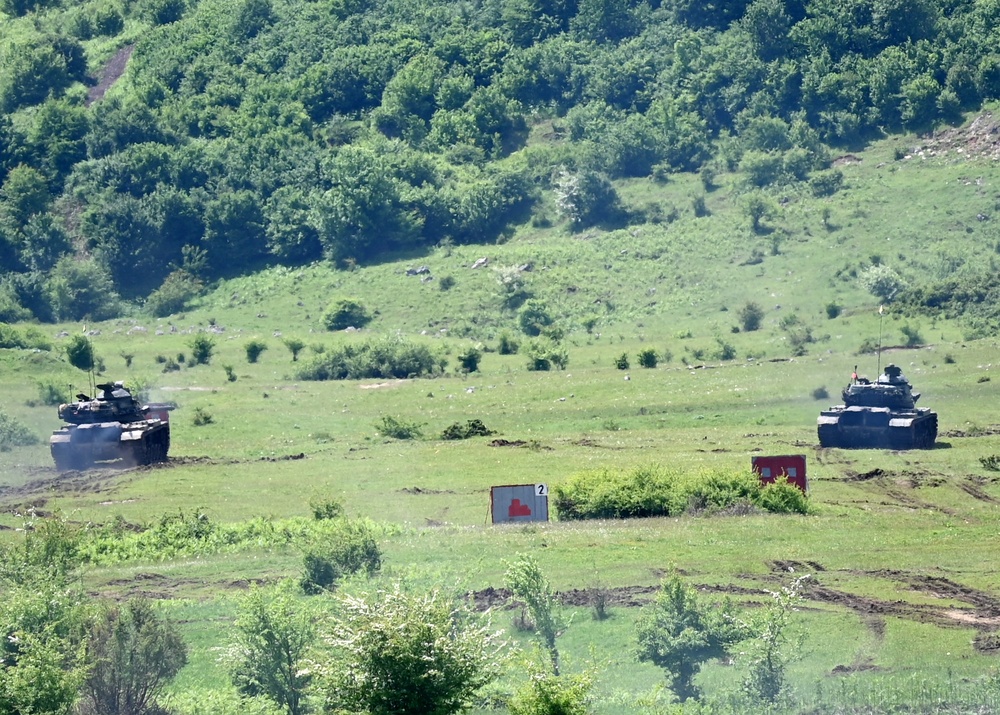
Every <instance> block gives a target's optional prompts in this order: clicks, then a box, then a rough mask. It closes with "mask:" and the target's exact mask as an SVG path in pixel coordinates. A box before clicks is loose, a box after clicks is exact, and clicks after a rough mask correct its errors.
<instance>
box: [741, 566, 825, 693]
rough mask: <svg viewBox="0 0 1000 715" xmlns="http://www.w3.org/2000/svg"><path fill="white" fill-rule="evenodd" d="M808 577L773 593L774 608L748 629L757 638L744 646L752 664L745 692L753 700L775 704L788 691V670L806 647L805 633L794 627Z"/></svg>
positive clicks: (767, 609)
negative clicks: (804, 644) (792, 627)
mask: <svg viewBox="0 0 1000 715" xmlns="http://www.w3.org/2000/svg"><path fill="white" fill-rule="evenodd" d="M808 578H809V576H802V577H800V578H798V579H796V580H795V581H794V582H793V583H792V585H791V586H785V587H783V588H782V589H781V590H780V591H776V592H772V593H771V598H772V599H773V603H772V604H771V606H769V607H768V608H766V609H763V610H762V611H759V612H758V613H757V614H755V616H754V617H753V618H752V619H751V620H750V622H749V623H748V624H747V626H746V630H747V631H748V633H752V634H753V637H752V638H750V639H749V640H747V642H746V643H745V644H743V645H741V647H740V650H742V651H743V654H744V658H745V659H746V661H747V663H748V665H749V668H748V671H747V674H746V677H745V678H744V680H743V689H744V690H745V691H746V692H747V694H748V695H750V696H751V697H753V698H757V699H760V700H764V701H766V702H769V703H773V702H775V701H776V700H778V698H779V697H781V695H782V694H783V693H784V692H785V690H786V688H787V685H788V682H787V680H786V679H785V670H786V668H787V666H788V664H789V663H790V662H791V661H792V660H793V658H795V657H796V655H797V654H798V652H799V649H800V647H801V644H802V638H801V633H796V632H794V631H793V630H790V627H791V625H792V619H793V618H794V616H795V612H796V609H797V607H798V605H799V604H800V603H801V602H802V596H801V595H800V594H801V591H802V585H803V582H804V581H805V580H806V579H808Z"/></svg>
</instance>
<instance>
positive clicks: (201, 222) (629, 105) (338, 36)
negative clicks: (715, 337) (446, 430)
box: [0, 0, 1000, 330]
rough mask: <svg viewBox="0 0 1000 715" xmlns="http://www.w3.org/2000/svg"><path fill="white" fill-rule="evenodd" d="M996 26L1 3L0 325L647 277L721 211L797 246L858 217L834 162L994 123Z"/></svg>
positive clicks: (455, 9)
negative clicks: (509, 265)
mask: <svg viewBox="0 0 1000 715" xmlns="http://www.w3.org/2000/svg"><path fill="white" fill-rule="evenodd" d="M990 8H991V6H990V5H989V4H988V3H986V4H984V3H977V2H971V1H966V2H961V1H957V0H950V1H948V2H944V1H943V0H939V1H937V2H935V1H933V0H921V1H920V2H918V3H915V4H914V3H912V2H907V3H903V2H897V1H895V0H886V1H885V2H879V3H877V4H874V5H873V4H870V3H865V2H860V0H858V1H853V0H852V2H848V3H832V2H825V1H821V0H813V1H812V2H799V1H791V0H789V1H788V2H783V1H782V0H758V1H757V2H754V3H748V2H746V0H733V1H732V2H721V3H715V4H713V5H712V6H711V7H710V8H700V9H699V7H698V5H697V4H693V3H688V2H683V1H681V0H672V1H671V2H667V3H653V4H646V3H640V2H625V1H621V2H591V1H589V0H584V1H581V2H572V1H570V2H556V3H546V2H520V0H498V1H497V2H490V3H484V4H483V5H482V6H481V7H477V8H474V9H473V8H467V7H466V6H464V5H462V4H460V3H447V2H431V1H429V0H428V1H427V2H412V3H403V4H401V3H397V2H393V3H371V4H358V5H352V4H346V5H345V4H343V3H340V2H292V1H291V0H240V1H239V2H230V1H229V0H203V1H202V2H192V3H185V2H181V1H180V0H146V1H144V2H138V3H127V4H118V3H116V2H114V1H113V0H91V1H90V2H87V3H83V4H77V5H74V6H72V7H68V6H67V7H63V6H61V5H60V4H58V3H47V2H15V1H14V0H8V2H6V3H4V6H3V8H2V9H0V10H2V11H3V12H6V13H7V21H6V22H5V23H4V24H3V29H2V30H0V41H2V46H3V48H4V49H3V53H4V54H3V59H4V61H3V62H2V63H0V67H2V68H3V69H2V70H0V112H2V115H0V182H2V184H0V189H2V190H0V217H2V221H0V256H2V266H3V276H2V283H0V319H3V320H6V321H8V322H9V321H16V320H25V319H36V320H40V321H43V322H51V321H59V320H80V319H84V318H90V319H101V318H108V317H114V316H119V315H123V314H126V313H130V312H134V311H136V310H139V309H142V310H144V311H145V312H146V313H147V314H152V315H154V316H165V315H169V314H171V313H175V312H178V311H180V310H183V309H184V308H185V307H186V306H187V304H188V303H189V302H190V301H192V300H194V299H196V298H197V297H198V296H199V295H201V294H202V293H203V292H204V291H205V290H206V289H210V288H211V287H213V286H214V285H215V284H216V283H217V281H219V280H220V279H227V278H233V277H235V276H238V275H248V274H251V273H253V272H254V271H257V270H260V269H261V268H264V267H267V266H274V265H282V266H286V267H297V266H302V265H308V264H311V263H313V262H317V261H322V262H326V263H329V264H331V265H333V266H336V267H337V268H338V269H341V270H343V269H349V268H350V267H352V266H356V265H372V264H378V263H381V262H383V261H385V260H386V259H387V258H390V259H391V257H392V256H393V255H399V254H400V253H401V252H402V253H414V252H415V253H414V255H419V253H420V252H421V251H426V250H428V249H430V248H432V247H434V246H439V245H443V246H447V245H489V244H493V243H495V242H498V241H500V242H502V241H505V240H507V239H508V238H509V237H510V236H511V235H514V234H516V235H519V236H523V235H533V236H537V237H544V236H547V235H550V234H552V233H558V234H564V233H566V232H569V233H570V234H572V235H574V236H576V237H578V238H579V237H582V236H583V235H584V234H587V233H588V232H590V231H595V230H596V231H597V232H598V234H600V235H604V233H605V232H606V231H607V230H615V229H617V230H622V231H627V232H628V233H629V235H631V236H633V238H634V239H635V242H634V243H635V247H633V248H631V249H630V250H631V255H633V256H634V255H657V256H663V255H666V253H667V252H669V251H670V250H675V251H677V252H682V251H684V250H685V243H684V242H685V240H688V239H686V238H684V237H683V236H679V237H678V238H679V240H677V241H676V242H675V241H674V237H673V236H672V235H671V236H670V238H669V239H668V238H666V236H667V235H668V233H669V234H685V235H687V236H692V235H693V231H692V230H685V228H684V226H683V224H682V225H679V226H673V225H672V224H673V223H674V222H675V221H676V220H677V219H678V218H681V217H684V216H685V215H686V214H688V213H689V211H694V212H696V213H699V214H700V213H704V212H705V209H707V211H708V212H711V211H712V210H713V206H714V205H717V204H722V205H723V206H728V207H730V208H732V209H736V208H737V207H738V208H739V210H740V211H739V213H742V217H741V218H742V220H741V221H737V217H738V213H737V211H735V210H733V211H730V212H729V219H728V225H726V226H725V227H720V230H721V231H725V232H726V233H733V232H734V231H735V230H736V226H737V224H738V223H741V224H749V225H750V228H751V230H750V232H749V233H747V231H746V230H745V228H744V226H742V225H741V226H740V231H741V232H742V233H743V234H744V235H745V236H746V237H747V241H746V243H747V244H751V243H754V244H757V243H761V244H763V245H752V246H750V248H749V255H747V256H745V257H743V258H742V259H741V260H753V261H755V260H757V258H758V257H759V255H758V254H765V255H766V254H767V253H768V252H774V251H776V250H780V247H778V246H777V245H778V244H780V243H782V242H783V241H785V240H786V238H788V237H789V236H790V237H791V239H792V240H795V241H797V240H800V239H802V238H804V236H805V235H806V234H804V231H805V230H809V231H810V232H814V230H815V228H814V227H815V225H816V224H815V222H812V223H811V224H810V223H805V222H800V225H793V226H788V227H786V226H783V225H781V221H778V222H777V223H775V222H774V217H775V216H777V214H778V213H779V212H778V209H779V208H781V209H782V212H784V213H785V214H786V215H787V216H788V217H789V218H790V217H791V216H793V215H794V212H795V207H796V206H799V207H801V210H802V211H803V212H805V213H806V214H809V213H813V212H819V215H820V216H821V217H824V216H827V214H826V213H825V211H826V210H827V209H829V210H830V211H832V210H833V209H834V207H836V206H837V205H839V204H844V202H850V201H851V200H852V199H850V198H845V197H847V196H850V195H851V191H852V190H851V187H850V186H849V185H848V186H845V185H844V184H843V183H842V181H843V171H842V168H841V167H840V166H838V165H837V161H836V160H837V157H839V156H844V155H849V154H850V153H857V151H858V150H860V149H862V148H863V147H865V146H866V145H867V144H868V143H869V142H871V141H872V140H876V139H878V138H879V137H883V136H886V135H887V134H888V135H891V136H898V137H899V138H900V140H901V143H902V142H903V141H905V142H906V143H907V144H908V146H902V145H899V146H898V147H897V151H898V152H899V156H898V157H895V156H894V158H893V164H892V165H895V163H896V162H897V160H899V159H901V158H902V157H906V156H910V150H911V149H912V148H913V147H914V146H916V145H917V144H918V143H919V142H917V141H913V140H909V139H905V140H904V139H903V137H905V136H907V135H904V134H900V132H906V131H918V132H927V131H928V130H930V129H932V128H934V127H935V126H941V125H942V123H960V122H961V121H962V117H963V112H970V111H971V112H978V111H979V110H980V108H981V107H982V106H983V103H984V102H988V101H990V100H991V99H994V98H996V97H997V96H998V89H997V88H998V87H1000V84H998V83H997V82H996V80H995V76H996V56H995V55H994V54H993V47H994V45H995V42H994V35H993V33H995V31H996V30H995V27H996V25H997V23H995V22H993V17H992V15H991V12H992V10H991V9H990ZM972 116H976V115H975V114H974V115H972ZM915 156H918V157H919V156H920V154H919V153H918V154H916V155H915ZM696 176H697V180H695V177H696ZM650 180H651V181H652V182H653V184H652V185H646V183H645V182H647V181H650ZM681 187H684V188H685V189H686V192H685V193H686V195H684V194H682V193H681V192H680V191H678V189H680V188H681ZM810 197H812V198H814V199H815V201H813V200H812V199H811V198H810ZM826 199H829V201H826ZM860 200H861V202H862V203H865V202H867V200H868V199H867V197H863V198H861V199H860ZM825 203H830V204H832V206H830V207H827V206H825ZM987 208H988V207H987ZM981 212H982V213H983V215H989V214H990V211H986V210H981ZM977 213H979V212H978V211H977ZM832 219H833V214H830V215H829V217H828V218H825V219H824V223H823V225H824V229H827V228H828V225H829V223H830V221H831V220H832ZM715 225H719V224H718V223H717V222H714V223H713V226H715ZM548 227H551V230H550V229H549V228H548ZM667 227H670V229H669V231H667ZM713 232H714V231H713ZM824 232H825V231H824ZM814 235H815V234H814ZM819 235H822V233H821V234H819ZM758 239H762V240H760V241H758ZM647 241H648V243H649V245H648V246H645V244H646V243H647ZM952 243H953V242H952ZM667 244H669V247H668V245H667ZM769 244H770V245H769ZM640 245H642V246H644V248H642V249H639V248H638V247H639V246H640ZM702 247H703V246H702ZM623 248H625V247H623ZM703 248H704V247H703ZM725 250H726V253H725V254H724V255H723V254H719V255H713V256H710V257H711V258H712V259H713V260H714V259H715V258H722V259H723V260H730V259H732V258H733V254H732V252H731V251H732V250H733V248H732V247H731V246H728V245H727V246H725ZM953 250H957V251H959V252H960V253H961V249H957V248H956V249H953ZM973 255H974V254H973ZM964 258H966V259H969V258H972V255H969V256H964ZM993 276H995V272H993V273H992V274H990V273H989V272H984V273H983V275H968V276H966V275H962V276H961V277H960V278H961V280H962V285H961V286H959V285H953V284H948V285H945V286H943V287H941V291H943V292H947V293H949V295H951V296H952V297H953V300H952V301H951V302H952V303H953V304H952V305H949V306H948V310H950V311H951V312H953V313H954V312H960V311H962V310H963V309H964V306H965V305H966V304H969V303H974V304H982V303H984V302H986V303H990V302H993V301H987V300H984V298H985V297H986V296H988V295H994V293H992V291H995V281H994V280H993ZM919 278H920V280H919V281H918V282H919V283H921V284H923V283H926V282H927V281H929V280H936V279H937V278H938V276H935V275H933V271H930V272H928V271H923V272H922V273H921V274H920V276H919ZM653 287H654V286H649V287H648V288H649V289H652V288H653ZM658 289H662V287H659V288H658ZM941 291H939V292H941ZM588 297H589V296H588ZM910 300H911V302H913V303H916V304H920V303H923V304H926V303H928V302H930V303H932V304H933V305H932V306H931V307H934V308H938V309H940V308H941V307H942V306H941V303H942V302H943V301H942V300H941V299H940V296H928V295H926V294H919V295H914V296H910ZM982 319H983V318H982V317H981V318H980V321H982ZM985 320H986V326H985V327H984V328H982V329H988V328H989V325H991V323H990V320H991V318H990V317H989V316H985ZM982 329H980V330H982Z"/></svg>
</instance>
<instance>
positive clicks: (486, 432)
mask: <svg viewBox="0 0 1000 715" xmlns="http://www.w3.org/2000/svg"><path fill="white" fill-rule="evenodd" d="M491 434H496V432H494V431H493V430H491V429H489V428H488V427H487V426H486V425H484V424H483V421H482V420H469V421H468V422H466V423H465V424H464V425H463V424H462V423H461V422H456V423H455V424H453V425H449V426H448V427H445V429H444V432H442V433H441V439H469V438H470V437H488V436H490V435H491Z"/></svg>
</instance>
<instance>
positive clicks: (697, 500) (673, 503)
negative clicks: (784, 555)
mask: <svg viewBox="0 0 1000 715" xmlns="http://www.w3.org/2000/svg"><path fill="white" fill-rule="evenodd" d="M552 493H553V497H554V504H555V511H556V514H557V515H558V517H559V518H560V519H562V520H571V519H623V518H639V517H650V516H677V515H680V514H683V513H685V512H696V511H702V510H709V511H717V510H723V509H731V508H738V507H740V506H753V507H757V508H759V509H763V510H765V511H770V512H775V513H797V514H806V513H808V511H809V502H808V500H807V498H806V496H805V495H804V494H803V493H802V492H801V491H799V489H798V488H796V487H795V486H793V485H791V484H788V483H787V482H783V483H775V484H769V485H767V486H763V487H762V486H761V484H760V482H759V480H758V478H757V476H756V475H755V474H754V473H753V472H746V471H703V472H698V473H694V474H692V473H685V472H681V471H677V470H670V469H667V468H665V467H662V466H659V465H644V466H639V467H635V468H633V469H631V470H629V471H627V472H618V471H614V470H612V469H599V470H593V471H586V472H581V473H578V474H576V475H574V476H572V477H571V478H570V479H569V481H567V482H566V483H565V484H560V485H557V486H555V487H554V488H553V490H552Z"/></svg>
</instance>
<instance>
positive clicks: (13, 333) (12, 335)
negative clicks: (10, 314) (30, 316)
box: [0, 323, 52, 351]
mask: <svg viewBox="0 0 1000 715" xmlns="http://www.w3.org/2000/svg"><path fill="white" fill-rule="evenodd" d="M0 348H10V349H14V350H45V351H48V350H51V349H52V343H51V341H49V339H48V338H46V337H45V336H44V335H42V334H41V333H40V332H39V331H38V330H36V329H35V328H24V329H23V330H19V329H17V328H15V327H14V326H13V325H7V324H6V323H0Z"/></svg>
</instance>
